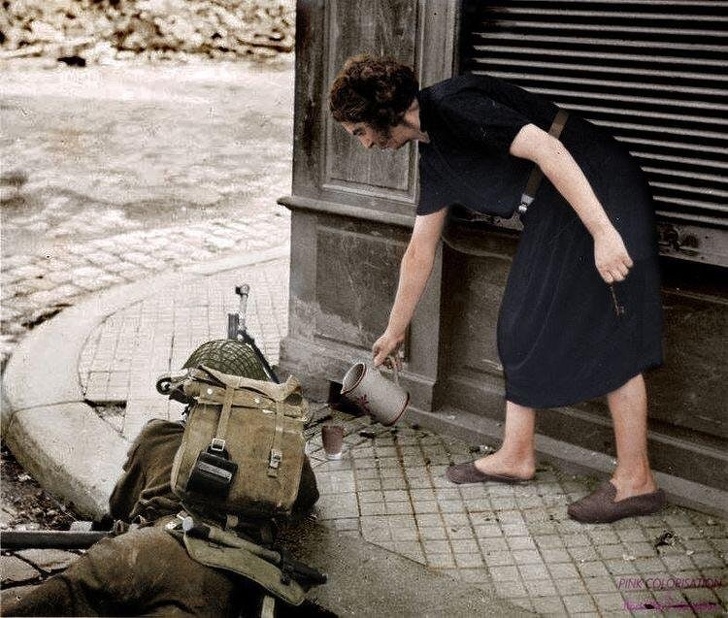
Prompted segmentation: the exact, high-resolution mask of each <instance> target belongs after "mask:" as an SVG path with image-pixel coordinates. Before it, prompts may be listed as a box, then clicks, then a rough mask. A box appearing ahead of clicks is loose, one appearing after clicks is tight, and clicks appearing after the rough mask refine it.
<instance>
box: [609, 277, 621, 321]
mask: <svg viewBox="0 0 728 618" xmlns="http://www.w3.org/2000/svg"><path fill="white" fill-rule="evenodd" d="M609 291H610V293H611V294H612V302H613V303H614V312H615V313H616V314H617V317H620V316H622V315H624V305H620V304H619V301H618V300H617V292H615V291H614V284H613V283H612V284H610V285H609Z"/></svg>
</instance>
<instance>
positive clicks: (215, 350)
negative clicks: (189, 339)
mask: <svg viewBox="0 0 728 618" xmlns="http://www.w3.org/2000/svg"><path fill="white" fill-rule="evenodd" d="M198 365H206V366H207V367H210V368H211V369H216V370H217V371H222V372H223V373H227V374H229V375H234V376H242V377H244V378H250V379H252V380H268V381H270V378H269V377H268V376H267V375H266V373H265V369H264V368H263V363H262V362H261V360H260V358H259V357H258V355H257V354H256V352H255V350H253V348H252V347H251V346H249V345H248V344H247V343H243V342H241V341H235V340H234V339H215V340H213V341H207V342H205V343H203V344H202V345H201V346H200V347H198V348H197V349H196V350H195V351H194V352H192V354H191V356H190V357H189V358H188V359H187V362H186V363H185V364H184V366H183V369H187V368H189V367H197V366H198Z"/></svg>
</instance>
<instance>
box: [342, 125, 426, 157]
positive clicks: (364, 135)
mask: <svg viewBox="0 0 728 618" xmlns="http://www.w3.org/2000/svg"><path fill="white" fill-rule="evenodd" d="M341 126H342V127H344V129H346V131H347V133H349V134H350V135H352V136H354V137H355V138H356V139H358V140H359V141H360V142H361V145H362V146H364V148H367V149H369V148H373V147H374V146H378V147H379V148H381V149H382V150H387V149H391V150H399V149H400V148H402V146H404V145H405V144H406V143H407V142H409V141H411V140H413V139H414V138H415V133H414V132H413V131H412V128H411V127H410V126H409V125H408V124H406V123H400V124H398V125H395V126H393V127H390V128H389V129H388V130H385V131H380V130H378V129H374V128H373V127H372V126H371V125H369V124H366V123H364V122H342V123H341Z"/></svg>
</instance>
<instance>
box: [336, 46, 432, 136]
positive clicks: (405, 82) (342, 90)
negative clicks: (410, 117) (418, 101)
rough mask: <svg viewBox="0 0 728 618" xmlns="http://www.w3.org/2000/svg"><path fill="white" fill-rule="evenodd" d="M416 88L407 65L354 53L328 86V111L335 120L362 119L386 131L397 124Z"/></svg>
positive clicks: (412, 73)
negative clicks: (329, 86) (329, 87)
mask: <svg viewBox="0 0 728 618" xmlns="http://www.w3.org/2000/svg"><path fill="white" fill-rule="evenodd" d="M418 90H419V84H418V83H417V79H416V78H415V74H414V71H413V70H412V69H411V68H410V67H408V66H406V65H403V64H401V63H399V62H397V61H396V60H394V59H392V58H375V57H373V56H370V55H368V54H363V55H360V56H354V57H352V58H349V59H348V60H347V61H346V63H345V64H344V67H343V68H342V70H341V72H340V73H339V74H338V75H337V76H336V79H335V80H334V83H333V85H332V86H331V90H330V92H329V110H330V111H331V114H332V115H333V117H334V120H336V121H337V122H363V123H366V124H368V125H370V126H372V127H373V128H375V129H378V130H386V129H388V128H389V127H393V126H395V125H397V124H399V122H400V121H401V120H402V118H403V117H404V114H405V112H406V111H407V110H408V109H409V106H410V105H411V104H412V101H413V100H414V98H415V96H416V94H417V92H418Z"/></svg>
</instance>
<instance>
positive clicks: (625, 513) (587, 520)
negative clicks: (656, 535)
mask: <svg viewBox="0 0 728 618" xmlns="http://www.w3.org/2000/svg"><path fill="white" fill-rule="evenodd" d="M616 496H617V488H616V487H615V486H614V485H612V483H610V482H609V481H605V482H604V483H602V484H601V485H599V487H597V488H596V490H594V492H593V493H591V494H589V495H588V496H585V497H584V498H582V499H581V500H577V501H576V502H574V503H573V504H570V505H569V507H568V508H567V509H566V512H567V513H568V514H569V517H571V518H572V519H575V520H576V521H578V522H581V523H583V524H609V523H612V522H613V521H617V520H618V519H624V518H625V517H637V516H639V515H652V514H654V513H657V512H658V511H660V510H661V509H662V508H663V507H664V506H665V504H666V503H667V498H666V497H665V492H664V491H662V489H658V490H657V491H654V492H652V493H649V494H642V495H639V496H632V497H631V498H625V499H624V500H615V499H614V498H615V497H616Z"/></svg>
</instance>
